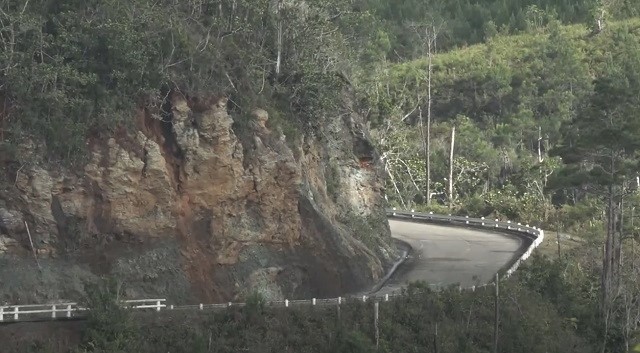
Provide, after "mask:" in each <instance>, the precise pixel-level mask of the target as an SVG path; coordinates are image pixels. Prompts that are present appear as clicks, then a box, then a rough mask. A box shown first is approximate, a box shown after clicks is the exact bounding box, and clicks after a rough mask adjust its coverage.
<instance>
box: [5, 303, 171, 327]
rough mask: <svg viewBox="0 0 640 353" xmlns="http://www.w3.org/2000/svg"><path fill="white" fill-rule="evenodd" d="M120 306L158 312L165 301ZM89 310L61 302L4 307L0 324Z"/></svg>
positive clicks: (78, 313)
mask: <svg viewBox="0 0 640 353" xmlns="http://www.w3.org/2000/svg"><path fill="white" fill-rule="evenodd" d="M121 304H122V306H123V307H125V308H128V309H154V310H156V311H160V309H162V308H166V307H167V305H166V299H140V300H124V301H122V302H121ZM87 310H89V309H87V308H84V307H82V306H79V305H78V303H71V302H61V303H55V304H31V305H4V306H0V322H14V321H29V320H44V319H53V320H55V319H63V318H65V319H69V318H73V317H77V316H81V314H82V313H83V312H85V311H87Z"/></svg>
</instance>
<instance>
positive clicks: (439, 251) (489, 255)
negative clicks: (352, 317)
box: [375, 219, 524, 295]
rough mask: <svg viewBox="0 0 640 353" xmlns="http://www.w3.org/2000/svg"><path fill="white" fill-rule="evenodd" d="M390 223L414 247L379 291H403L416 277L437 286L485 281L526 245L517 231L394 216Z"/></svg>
mask: <svg viewBox="0 0 640 353" xmlns="http://www.w3.org/2000/svg"><path fill="white" fill-rule="evenodd" d="M389 225H390V226H391V233H392V235H393V237H394V238H396V239H399V240H401V241H404V242H406V243H408V244H409V245H411V247H412V251H411V253H410V255H409V257H408V259H407V260H406V261H405V263H403V264H402V265H400V267H398V269H397V270H396V272H395V273H394V274H393V275H392V276H391V278H389V280H388V281H387V282H386V283H385V285H384V286H382V288H380V290H378V291H376V292H375V294H377V295H384V294H391V293H393V292H394V291H399V290H400V288H401V287H402V286H405V285H406V284H407V282H413V281H426V282H427V283H429V284H430V285H432V286H436V287H446V286H448V285H457V284H460V285H462V286H463V287H471V286H474V285H481V284H485V283H487V282H490V281H491V280H492V278H493V276H494V275H495V274H496V273H497V272H498V271H499V270H500V269H502V268H503V267H505V266H507V265H509V264H510V263H511V261H512V260H513V259H514V258H515V257H517V256H519V255H520V254H521V253H522V247H523V245H524V241H523V239H522V238H521V237H519V236H517V235H511V234H507V233H499V232H492V231H485V230H482V229H471V228H465V227H456V226H450V225H446V226H445V225H438V224H429V223H419V222H411V221H399V220H394V219H390V220H389Z"/></svg>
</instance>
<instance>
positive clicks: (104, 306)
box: [80, 279, 138, 353]
mask: <svg viewBox="0 0 640 353" xmlns="http://www.w3.org/2000/svg"><path fill="white" fill-rule="evenodd" d="M85 292H86V299H85V302H84V305H85V306H86V307H87V308H88V309H89V318H88V321H87V329H86V331H85V332H84V337H83V341H84V344H83V347H82V348H81V349H80V352H104V353H107V352H108V353H120V352H123V353H124V352H130V351H132V350H133V349H135V346H132V343H133V342H135V340H136V339H137V337H138V336H137V335H138V332H137V331H136V330H135V328H134V322H133V319H132V317H131V313H130V311H128V310H126V309H124V308H123V307H122V303H121V302H120V300H121V298H120V292H121V285H120V283H118V282H117V281H116V280H114V279H103V280H101V281H100V282H98V283H95V284H87V285H86V286H85Z"/></svg>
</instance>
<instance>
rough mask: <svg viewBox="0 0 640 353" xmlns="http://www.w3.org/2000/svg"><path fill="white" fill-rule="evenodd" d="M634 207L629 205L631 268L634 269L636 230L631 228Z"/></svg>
mask: <svg viewBox="0 0 640 353" xmlns="http://www.w3.org/2000/svg"><path fill="white" fill-rule="evenodd" d="M635 212H636V208H635V206H634V207H631V270H632V271H635V269H636V246H635V244H636V230H635V228H633V219H634V218H635Z"/></svg>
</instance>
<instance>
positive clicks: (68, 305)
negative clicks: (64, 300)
mask: <svg viewBox="0 0 640 353" xmlns="http://www.w3.org/2000/svg"><path fill="white" fill-rule="evenodd" d="M67 317H68V318H69V317H71V304H67Z"/></svg>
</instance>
